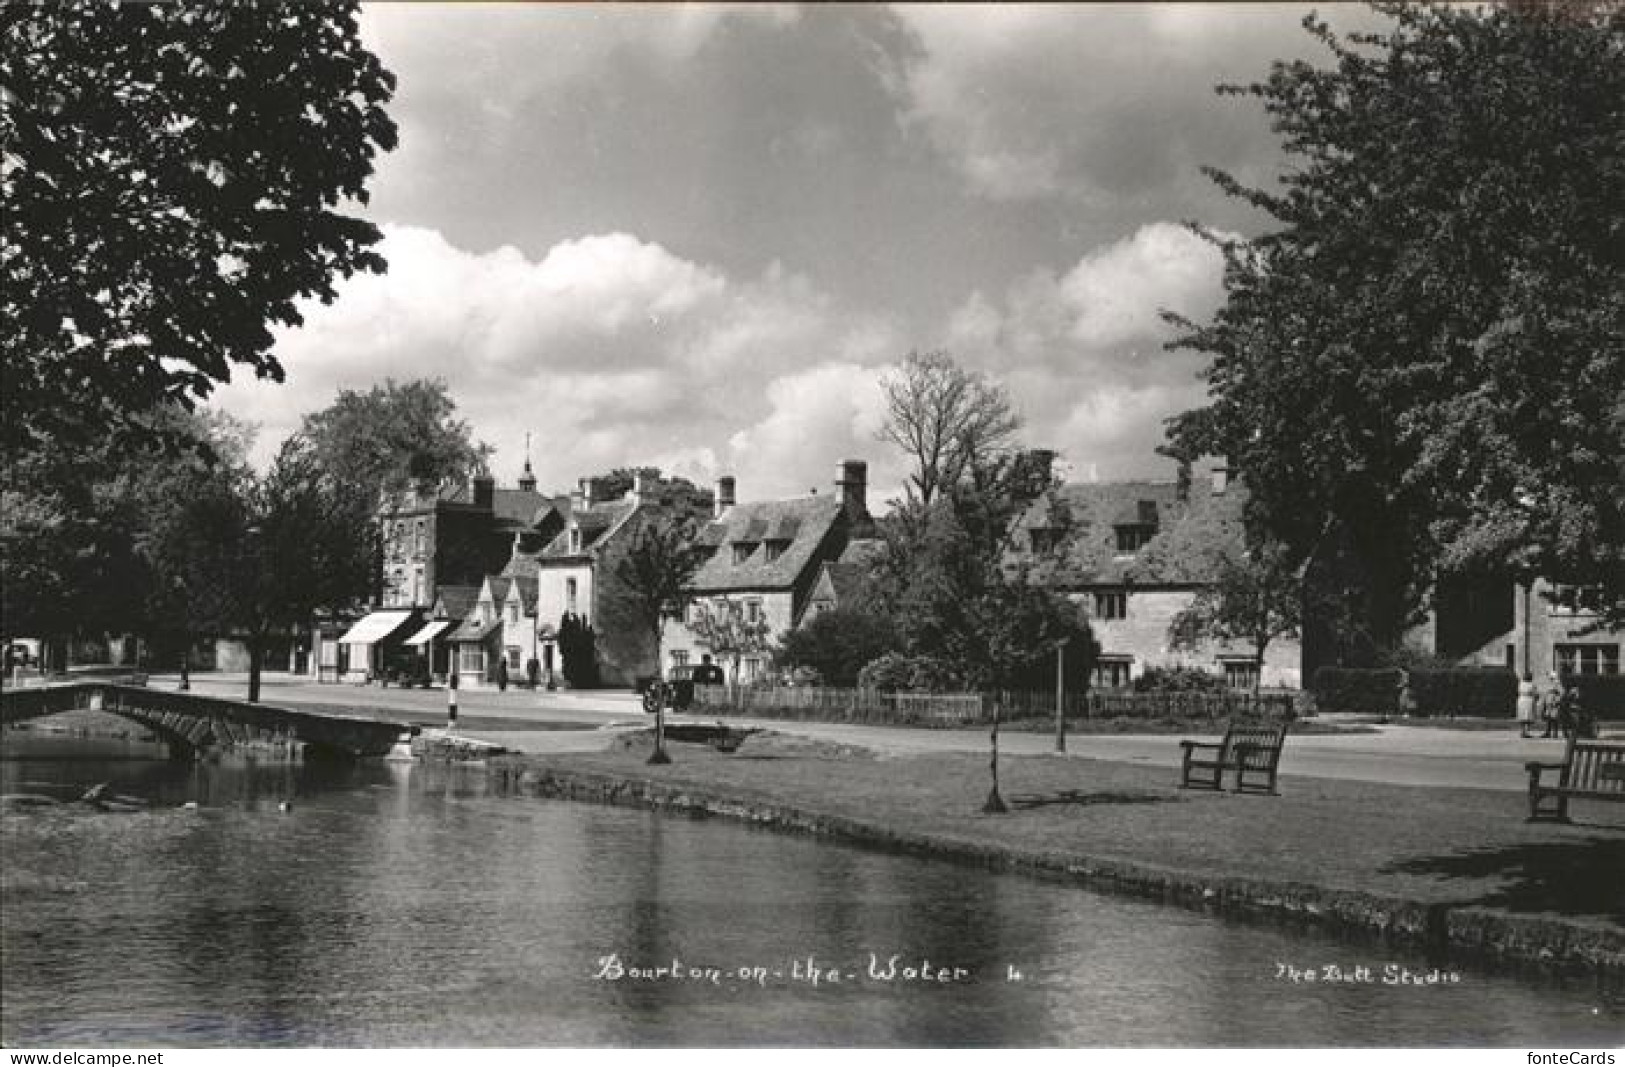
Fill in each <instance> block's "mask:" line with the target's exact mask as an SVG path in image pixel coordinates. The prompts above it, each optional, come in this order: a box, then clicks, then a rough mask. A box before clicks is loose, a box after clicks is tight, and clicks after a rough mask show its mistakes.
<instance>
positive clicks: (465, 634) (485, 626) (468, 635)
mask: <svg viewBox="0 0 1625 1067" xmlns="http://www.w3.org/2000/svg"><path fill="white" fill-rule="evenodd" d="M501 625H502V622H501V621H500V620H498V619H492V620H491V621H489V622H481V621H480V619H479V616H477V615H476V616H474V617H472V618H468V619H464V620H463V624H462V625H461V626H459V627H457V629H455V630H453V631H452V632H451V633H450V634H448V635H447V636H446V640H448V641H483V640H485V639H486V638H487V637H490V636H491V634H492V632H494V631H495V630H496V628H497V627H499V626H501Z"/></svg>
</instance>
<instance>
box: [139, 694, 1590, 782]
mask: <svg viewBox="0 0 1625 1067" xmlns="http://www.w3.org/2000/svg"><path fill="white" fill-rule="evenodd" d="M152 684H153V685H155V686H169V685H174V684H175V679H174V678H173V677H168V678H163V677H155V678H154V679H153V680H152ZM192 688H193V691H194V692H197V693H202V694H208V695H218V696H235V697H239V698H240V697H241V696H243V694H244V693H246V691H247V683H246V679H244V678H243V676H241V675H203V676H194V678H193V681H192ZM261 699H262V700H264V701H265V702H266V703H268V704H288V705H301V704H307V705H308V704H324V705H329V706H348V707H355V708H367V709H371V710H375V711H388V712H394V713H399V714H400V715H401V716H402V718H403V719H405V720H408V721H413V722H419V723H433V724H440V723H443V722H444V721H445V713H446V694H445V690H442V689H435V690H421V689H384V688H380V687H377V686H354V685H318V684H316V683H314V682H311V681H309V680H307V679H302V678H295V677H292V676H289V675H277V674H272V675H267V676H266V679H265V683H264V686H263V689H262V692H261ZM458 711H459V718H460V720H461V721H462V722H463V723H464V724H466V725H465V729H464V730H463V732H465V733H468V734H470V735H471V736H475V737H479V738H481V739H484V740H489V741H493V742H495V743H497V744H500V745H503V746H505V747H507V748H510V749H517V750H520V751H525V752H571V751H590V750H594V749H598V748H602V747H603V746H604V745H605V744H607V743H608V741H609V738H610V737H612V736H613V734H614V733H615V732H618V730H620V729H631V728H637V727H642V726H645V725H647V724H648V717H647V716H645V715H644V714H643V712H642V709H641V708H639V707H638V704H637V699H636V697H634V696H633V694H631V693H624V692H604V691H593V692H586V693H533V692H530V691H528V690H518V689H510V690H508V691H507V692H506V693H497V692H494V691H489V690H462V691H461V692H459V693H458ZM701 719H702V721H703V717H701ZM504 720H505V721H506V722H504ZM675 721H682V719H681V718H678V719H676V720H675ZM747 721H749V720H747ZM509 722H511V723H512V728H511V729H508V728H504V727H505V725H506V723H509ZM549 724H554V725H568V724H575V725H578V726H583V727H593V728H591V729H569V730H563V729H546V728H545V727H546V726H547V725H549ZM753 725H759V726H764V727H768V728H770V729H775V730H780V731H784V732H786V733H796V734H800V735H803V736H806V737H813V738H818V739H821V740H827V741H834V742H839V743H843V744H851V745H861V746H864V747H866V748H871V749H875V750H878V751H880V752H883V753H888V754H895V755H906V754H909V753H920V752H985V751H986V750H987V732H986V731H984V730H916V729H906V728H898V727H876V726H848V725H843V724H837V723H791V722H780V721H777V720H766V719H764V720H756V721H754V723H753ZM1616 726H1617V724H1616ZM1377 731H1378V732H1376V733H1365V734H1335V735H1334V734H1304V735H1299V736H1295V737H1293V738H1292V740H1291V742H1290V743H1289V744H1288V745H1287V748H1286V751H1285V753H1283V755H1282V757H1281V772H1282V773H1283V774H1288V775H1304V776H1308V777H1316V778H1340V779H1351V780H1356V781H1370V782H1389V783H1394V784H1399V785H1422V786H1460V787H1468V788H1479V789H1496V790H1507V791H1513V792H1521V791H1523V790H1524V789H1526V788H1527V784H1528V779H1527V776H1526V775H1525V774H1524V770H1523V765H1524V763H1525V761H1527V760H1540V759H1545V760H1556V759H1558V758H1560V756H1561V753H1562V742H1560V741H1542V740H1523V739H1521V738H1519V737H1518V736H1517V734H1516V733H1514V732H1512V731H1511V730H1497V731H1466V730H1440V729H1429V728H1426V727H1415V726H1392V725H1390V726H1380V727H1378V728H1377ZM1175 740H1176V739H1175V738H1171V737H1168V736H1166V735H1151V736H1145V735H1134V736H1100V735H1091V736H1078V735H1074V736H1072V737H1070V738H1069V739H1068V744H1067V755H1066V756H1065V757H1059V756H1058V757H1057V758H1080V757H1087V758H1092V759H1106V760H1114V761H1119V762H1127V763H1143V764H1147V765H1149V766H1155V767H1168V768H1175V767H1177V766H1178V765H1179V746H1178V745H1177V744H1175ZM999 743H1000V747H1001V749H1002V750H1003V751H1005V752H1009V753H1013V754H1019V755H1042V754H1055V752H1054V749H1055V742H1054V738H1053V736H1052V735H1049V734H1034V733H1025V732H1013V731H1008V730H1007V731H1005V732H1003V733H1002V734H1001V735H1000V738H999Z"/></svg>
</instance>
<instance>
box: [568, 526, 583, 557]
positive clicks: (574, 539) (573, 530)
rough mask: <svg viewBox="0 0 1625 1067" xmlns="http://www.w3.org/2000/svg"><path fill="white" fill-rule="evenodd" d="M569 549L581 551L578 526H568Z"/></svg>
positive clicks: (573, 551) (579, 528)
mask: <svg viewBox="0 0 1625 1067" xmlns="http://www.w3.org/2000/svg"><path fill="white" fill-rule="evenodd" d="M570 551H571V552H572V553H575V552H580V551H581V527H579V526H572V527H570Z"/></svg>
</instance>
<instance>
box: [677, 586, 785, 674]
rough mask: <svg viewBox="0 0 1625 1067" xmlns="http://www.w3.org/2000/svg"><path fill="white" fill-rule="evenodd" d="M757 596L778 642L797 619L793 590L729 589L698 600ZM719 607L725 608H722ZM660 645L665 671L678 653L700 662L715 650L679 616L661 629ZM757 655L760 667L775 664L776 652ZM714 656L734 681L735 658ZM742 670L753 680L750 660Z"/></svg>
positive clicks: (773, 639) (771, 635)
mask: <svg viewBox="0 0 1625 1067" xmlns="http://www.w3.org/2000/svg"><path fill="white" fill-rule="evenodd" d="M753 600H754V601H757V602H759V603H760V604H761V610H762V614H763V616H764V617H765V618H766V619H767V625H768V633H769V640H770V641H771V642H777V641H778V640H779V638H781V637H783V636H784V634H786V633H788V632H789V630H790V628H791V626H792V624H793V623H794V622H795V616H794V609H795V603H794V598H793V596H792V595H791V593H790V592H789V591H787V590H786V591H781V592H772V593H729V594H726V595H725V596H724V595H718V596H714V597H701V598H699V600H698V601H697V602H698V603H706V604H711V605H720V604H722V603H725V602H726V601H737V602H740V603H746V602H749V601H753ZM717 610H722V609H720V608H719V609H717ZM660 649H661V656H660V667H661V670H662V672H665V673H669V672H670V670H671V668H672V666H673V665H674V664H675V663H676V661H677V658H678V657H686V662H688V663H698V662H700V657H701V656H702V655H704V654H705V653H708V652H710V651H711V649H710V648H709V647H708V646H707V645H706V644H705V642H703V641H701V640H700V639H699V637H698V636H696V635H695V633H694V631H693V630H690V629H689V628H688V626H687V624H686V618H685V621H682V622H680V621H678V620H675V619H667V620H666V623H665V627H664V629H663V631H662V633H661V640H660ZM755 658H756V659H758V660H759V664H758V669H760V670H763V671H765V670H767V669H768V667H769V666H770V664H771V659H772V656H771V655H770V654H769V653H766V652H764V653H763V654H762V655H760V656H759V657H755ZM712 659H713V660H715V662H716V663H717V665H718V666H720V667H722V669H723V670H724V671H727V672H728V674H729V680H730V681H731V680H732V674H733V664H732V662H730V661H729V660H728V658H726V657H723V656H719V655H713V656H712ZM740 673H741V675H742V676H744V680H746V681H749V680H750V679H749V675H750V666H749V664H746V663H741V664H740Z"/></svg>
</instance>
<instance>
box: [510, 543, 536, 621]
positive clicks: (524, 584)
mask: <svg viewBox="0 0 1625 1067" xmlns="http://www.w3.org/2000/svg"><path fill="white" fill-rule="evenodd" d="M539 569H540V564H539V563H538V562H537V559H536V557H535V556H533V555H526V554H524V553H515V554H514V556H513V557H512V558H511V559H509V560H508V563H507V565H506V566H504V567H503V568H502V574H503V576H504V577H507V578H511V579H513V582H514V584H515V585H517V586H519V598H520V600H521V601H522V602H523V604H524V607H525V610H526V611H535V610H536V572H537V571H538V570H539Z"/></svg>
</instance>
